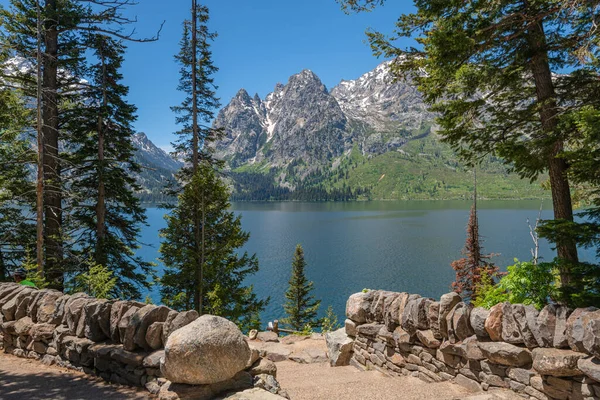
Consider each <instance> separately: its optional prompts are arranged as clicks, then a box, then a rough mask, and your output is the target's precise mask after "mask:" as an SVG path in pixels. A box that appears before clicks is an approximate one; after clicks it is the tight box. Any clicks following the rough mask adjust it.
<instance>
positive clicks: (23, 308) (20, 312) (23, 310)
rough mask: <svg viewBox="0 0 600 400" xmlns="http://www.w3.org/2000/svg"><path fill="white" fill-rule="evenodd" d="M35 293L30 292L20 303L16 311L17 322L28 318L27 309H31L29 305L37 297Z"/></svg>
mask: <svg viewBox="0 0 600 400" xmlns="http://www.w3.org/2000/svg"><path fill="white" fill-rule="evenodd" d="M21 293H24V292H21ZM21 293H20V294H21ZM34 293H35V292H29V293H28V294H27V295H26V296H23V297H22V298H21V299H20V300H19V301H18V303H17V308H16V309H15V320H18V319H21V318H24V317H26V316H27V309H28V308H29V304H31V301H32V300H33V299H34V297H35V295H34ZM18 296H19V295H18ZM19 297H20V296H19ZM0 317H2V316H1V315H0Z"/></svg>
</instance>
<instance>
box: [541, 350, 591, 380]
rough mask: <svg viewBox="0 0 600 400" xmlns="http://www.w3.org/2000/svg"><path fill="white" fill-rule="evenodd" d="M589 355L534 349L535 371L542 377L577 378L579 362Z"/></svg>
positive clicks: (567, 351)
mask: <svg viewBox="0 0 600 400" xmlns="http://www.w3.org/2000/svg"><path fill="white" fill-rule="evenodd" d="M585 357H587V354H584V353H578V352H575V351H573V350H562V349H554V348H537V349H533V369H535V370H536V371H537V372H538V373H539V374H540V375H552V376H577V375H581V371H579V369H578V368H577V362H578V361H579V360H580V359H581V358H585Z"/></svg>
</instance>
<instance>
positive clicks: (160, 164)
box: [131, 132, 183, 171]
mask: <svg viewBox="0 0 600 400" xmlns="http://www.w3.org/2000/svg"><path fill="white" fill-rule="evenodd" d="M131 142H132V144H133V146H134V147H135V149H136V157H138V159H139V160H140V162H142V161H143V163H144V164H147V165H149V166H152V167H153V168H160V169H165V170H167V171H177V170H178V169H179V168H181V166H182V165H183V164H182V163H181V162H179V161H177V160H175V159H174V158H173V157H171V156H170V155H169V153H167V152H166V151H164V150H163V149H161V148H160V147H157V146H156V145H155V144H154V143H152V141H151V140H150V139H148V136H146V134H145V133H144V132H139V133H136V134H135V135H133V137H132V138H131Z"/></svg>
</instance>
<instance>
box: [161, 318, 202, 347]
mask: <svg viewBox="0 0 600 400" xmlns="http://www.w3.org/2000/svg"><path fill="white" fill-rule="evenodd" d="M196 319H198V312H196V310H190V311H183V312H180V313H178V312H177V311H170V312H169V314H168V315H167V319H166V320H165V324H164V325H163V343H167V339H168V338H169V336H170V335H171V333H173V332H175V331H176V330H177V329H179V328H183V327H184V326H186V325H187V324H189V323H191V322H193V321H195V320H196Z"/></svg>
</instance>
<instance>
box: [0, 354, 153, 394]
mask: <svg viewBox="0 0 600 400" xmlns="http://www.w3.org/2000/svg"><path fill="white" fill-rule="evenodd" d="M148 398H150V397H149V395H148V392H145V391H142V390H141V389H140V390H139V391H136V390H134V389H132V388H125V387H120V386H117V385H110V384H108V383H105V382H103V381H102V380H97V379H95V378H92V377H87V376H86V375H85V374H82V373H78V372H75V371H71V370H68V369H64V368H59V367H55V366H53V367H47V366H45V365H43V364H42V363H40V362H39V361H34V360H28V359H23V358H18V357H14V356H11V355H8V354H5V353H3V352H2V351H1V350H0V399H2V400H37V399H40V400H49V399H53V400H54V399H59V400H62V399H65V400H67V399H68V400H78V399H86V400H121V399H148Z"/></svg>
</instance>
